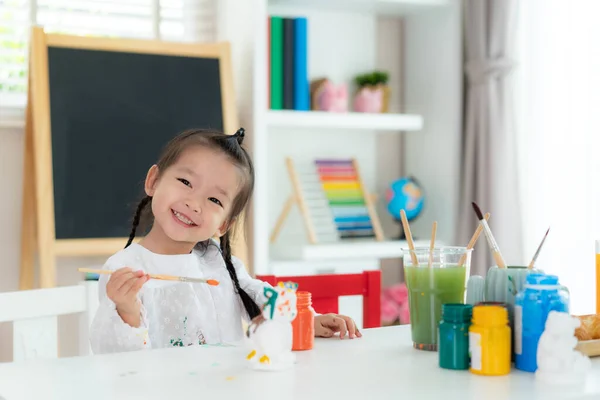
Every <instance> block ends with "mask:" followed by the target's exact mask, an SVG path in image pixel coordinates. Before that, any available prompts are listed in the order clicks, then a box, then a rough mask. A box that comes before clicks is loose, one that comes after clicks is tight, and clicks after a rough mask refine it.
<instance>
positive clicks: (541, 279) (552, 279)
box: [527, 274, 558, 285]
mask: <svg viewBox="0 0 600 400" xmlns="http://www.w3.org/2000/svg"><path fill="white" fill-rule="evenodd" d="M527 284H529V285H557V284H558V276H556V275H546V274H529V275H527Z"/></svg>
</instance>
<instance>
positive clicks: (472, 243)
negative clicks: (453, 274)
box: [457, 213, 490, 267]
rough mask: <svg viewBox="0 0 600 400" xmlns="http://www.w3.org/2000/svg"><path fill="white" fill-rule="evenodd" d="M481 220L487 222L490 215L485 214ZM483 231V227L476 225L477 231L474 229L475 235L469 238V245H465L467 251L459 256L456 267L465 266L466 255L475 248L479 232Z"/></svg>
mask: <svg viewBox="0 0 600 400" xmlns="http://www.w3.org/2000/svg"><path fill="white" fill-rule="evenodd" d="M483 218H484V219H485V220H486V221H488V220H489V219H490V213H485V215H484V216H483ZM482 230H483V225H481V224H477V229H475V233H474V234H473V237H472V238H471V240H469V244H467V251H466V252H465V254H463V255H462V256H460V260H458V264H457V265H458V266H459V267H460V266H461V265H465V262H466V261H467V253H468V252H469V250H472V249H473V247H475V244H476V243H477V239H479V235H481V231H482Z"/></svg>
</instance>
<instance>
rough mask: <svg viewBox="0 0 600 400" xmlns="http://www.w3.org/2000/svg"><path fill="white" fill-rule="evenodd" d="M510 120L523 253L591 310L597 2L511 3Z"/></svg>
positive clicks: (576, 305) (599, 234) (599, 93)
mask: <svg viewBox="0 0 600 400" xmlns="http://www.w3.org/2000/svg"><path fill="white" fill-rule="evenodd" d="M519 7H520V9H519V13H518V15H519V29H518V36H517V38H518V40H517V43H518V59H519V68H518V69H517V71H516V76H515V78H516V83H517V86H516V88H517V92H516V101H517V107H516V121H517V129H518V139H519V148H520V161H521V162H520V165H521V171H522V173H521V177H520V178H521V179H520V180H521V204H522V210H523V213H522V215H523V221H524V226H523V233H524V235H523V236H524V246H525V251H526V252H528V253H529V256H528V257H529V258H530V257H531V256H532V255H533V253H534V252H535V249H536V247H537V246H538V244H539V242H540V241H541V239H542V237H543V235H544V233H545V231H546V229H547V228H548V227H549V226H550V234H549V235H548V239H547V241H546V243H545V245H544V249H543V250H542V252H541V254H540V257H539V258H538V262H537V266H538V267H539V268H542V269H544V270H545V271H546V272H549V273H553V274H556V275H558V276H559V278H560V281H561V282H562V283H563V284H564V285H566V286H567V287H568V288H569V290H570V293H571V312H572V313H575V314H584V313H594V312H595V311H596V310H595V281H596V278H595V264H594V241H595V240H596V239H600V23H598V18H599V16H600V1H598V0H524V1H520V2H519Z"/></svg>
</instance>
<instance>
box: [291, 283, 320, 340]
mask: <svg viewBox="0 0 600 400" xmlns="http://www.w3.org/2000/svg"><path fill="white" fill-rule="evenodd" d="M296 308H297V310H298V315H296V318H295V319H294V320H293V321H292V329H293V335H294V339H293V343H292V350H310V349H312V348H313V345H314V342H315V311H314V310H313V308H312V295H311V293H310V292H306V291H299V292H296Z"/></svg>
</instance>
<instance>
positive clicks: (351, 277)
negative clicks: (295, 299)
mask: <svg viewBox="0 0 600 400" xmlns="http://www.w3.org/2000/svg"><path fill="white" fill-rule="evenodd" d="M256 278H257V279H260V280H262V281H264V282H267V283H269V284H271V285H273V286H275V285H277V282H282V281H283V282H285V281H292V282H296V283H298V290H305V291H307V292H310V293H311V295H312V305H313V308H314V309H315V311H316V312H318V313H320V314H327V313H336V314H337V313H338V297H340V296H353V295H362V296H363V327H364V328H378V327H380V326H381V271H365V272H363V273H361V274H343V275H311V276H277V277H276V276H274V275H258V276H256Z"/></svg>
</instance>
